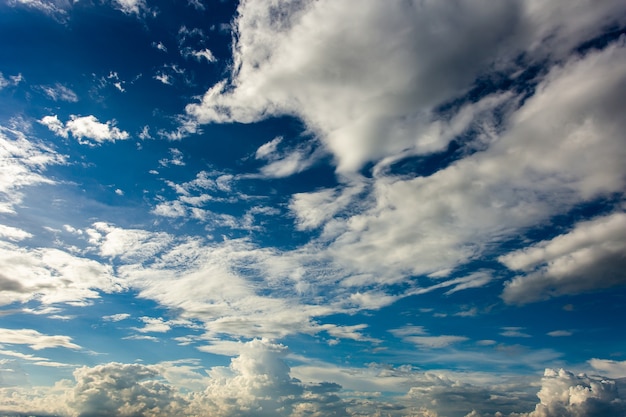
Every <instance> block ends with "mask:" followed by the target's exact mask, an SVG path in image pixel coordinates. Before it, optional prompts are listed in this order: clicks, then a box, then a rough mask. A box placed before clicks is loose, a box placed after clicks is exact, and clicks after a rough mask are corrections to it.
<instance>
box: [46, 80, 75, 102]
mask: <svg viewBox="0 0 626 417" xmlns="http://www.w3.org/2000/svg"><path fill="white" fill-rule="evenodd" d="M39 89H40V90H41V91H43V93H44V94H45V95H46V96H48V98H50V99H51V100H54V101H66V102H69V103H76V102H77V101H78V95H76V93H75V92H74V91H72V89H70V88H69V87H66V86H64V85H63V84H60V83H56V84H54V85H52V86H50V85H42V86H40V87H39Z"/></svg>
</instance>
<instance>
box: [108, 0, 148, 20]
mask: <svg viewBox="0 0 626 417" xmlns="http://www.w3.org/2000/svg"><path fill="white" fill-rule="evenodd" d="M113 4H114V5H115V6H116V8H117V9H119V10H120V11H122V12H123V13H125V14H135V15H137V16H141V15H144V14H146V13H153V12H151V10H150V9H149V8H148V6H147V4H146V2H145V0H113Z"/></svg>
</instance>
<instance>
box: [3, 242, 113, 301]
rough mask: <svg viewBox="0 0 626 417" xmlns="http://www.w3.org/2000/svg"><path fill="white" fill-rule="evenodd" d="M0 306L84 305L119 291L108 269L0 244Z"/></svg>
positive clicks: (46, 250) (50, 251) (58, 253)
mask: <svg viewBox="0 0 626 417" xmlns="http://www.w3.org/2000/svg"><path fill="white" fill-rule="evenodd" d="M0 270H1V271H2V277H3V278H2V283H3V284H2V285H3V287H4V288H3V290H4V291H2V292H1V293H0V305H6V304H10V303H15V302H22V303H24V302H27V301H37V302H38V303H41V304H44V305H51V304H58V303H66V304H72V305H76V306H78V305H83V304H85V303H88V301H89V300H91V299H95V298H99V297H100V294H99V292H100V291H102V292H106V293H111V292H116V291H120V290H121V289H122V288H123V286H122V284H121V282H120V281H119V280H118V279H116V278H115V277H114V276H113V271H112V268H111V266H109V265H105V264H101V263H99V262H97V261H95V260H92V259H88V258H82V257H79V256H75V255H73V254H70V253H67V252H64V251H62V250H59V249H52V248H36V247H35V248H28V249H26V248H22V247H19V246H17V245H15V244H12V243H9V242H2V241H0Z"/></svg>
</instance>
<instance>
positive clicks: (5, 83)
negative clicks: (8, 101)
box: [0, 72, 23, 90]
mask: <svg viewBox="0 0 626 417" xmlns="http://www.w3.org/2000/svg"><path fill="white" fill-rule="evenodd" d="M22 80H23V77H22V74H18V75H11V76H9V78H5V77H4V75H3V74H2V72H0V90H2V89H3V88H5V87H11V86H16V85H18V84H19V83H20V82H22Z"/></svg>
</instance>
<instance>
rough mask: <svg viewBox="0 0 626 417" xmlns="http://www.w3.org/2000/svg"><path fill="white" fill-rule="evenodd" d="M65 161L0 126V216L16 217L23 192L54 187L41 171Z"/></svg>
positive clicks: (17, 132) (19, 133) (61, 156)
mask: <svg viewBox="0 0 626 417" xmlns="http://www.w3.org/2000/svg"><path fill="white" fill-rule="evenodd" d="M66 160H67V159H66V157H65V156H64V155H61V154H58V153H57V152H55V151H54V150H52V149H51V148H49V147H47V146H45V145H43V144H41V143H37V142H33V141H30V140H28V139H27V138H26V136H25V135H24V134H23V133H21V132H19V131H16V130H13V129H7V128H5V127H3V126H0V213H15V210H14V207H15V206H16V205H18V204H20V203H21V201H22V199H23V189H24V188H26V187H29V186H34V185H39V184H54V181H53V180H51V179H49V178H47V177H45V176H43V175H42V171H44V170H45V169H46V168H47V167H48V166H50V165H63V164H65V163H66Z"/></svg>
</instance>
